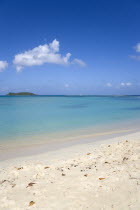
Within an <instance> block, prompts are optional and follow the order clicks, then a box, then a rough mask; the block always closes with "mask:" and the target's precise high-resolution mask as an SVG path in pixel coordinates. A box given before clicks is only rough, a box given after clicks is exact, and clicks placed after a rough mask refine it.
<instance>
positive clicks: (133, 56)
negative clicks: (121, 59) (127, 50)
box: [129, 55, 140, 61]
mask: <svg viewBox="0 0 140 210" xmlns="http://www.w3.org/2000/svg"><path fill="white" fill-rule="evenodd" d="M129 57H130V58H132V59H135V60H138V61H140V55H130V56H129Z"/></svg>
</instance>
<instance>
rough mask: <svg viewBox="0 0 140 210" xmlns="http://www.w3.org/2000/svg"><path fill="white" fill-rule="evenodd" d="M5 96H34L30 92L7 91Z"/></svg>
mask: <svg viewBox="0 0 140 210" xmlns="http://www.w3.org/2000/svg"><path fill="white" fill-rule="evenodd" d="M7 96H36V94H34V93H30V92H19V93H11V92H10V93H8V94H7Z"/></svg>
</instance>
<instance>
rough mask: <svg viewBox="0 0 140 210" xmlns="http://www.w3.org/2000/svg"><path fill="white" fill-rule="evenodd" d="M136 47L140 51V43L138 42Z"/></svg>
mask: <svg viewBox="0 0 140 210" xmlns="http://www.w3.org/2000/svg"><path fill="white" fill-rule="evenodd" d="M134 48H135V50H136V52H140V43H137V44H136V46H135V47H134Z"/></svg>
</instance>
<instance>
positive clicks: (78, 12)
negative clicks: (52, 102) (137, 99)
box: [0, 0, 140, 94]
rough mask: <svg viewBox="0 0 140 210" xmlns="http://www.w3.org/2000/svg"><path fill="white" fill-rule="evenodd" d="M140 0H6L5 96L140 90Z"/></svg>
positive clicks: (0, 54)
mask: <svg viewBox="0 0 140 210" xmlns="http://www.w3.org/2000/svg"><path fill="white" fill-rule="evenodd" d="M139 11H140V1H139V0H116V1H112V0H106V1H105V0H91V1H90V0H82V1H81V0H75V1H74V0H71V1H64V0H1V1H0V27H1V30H0V94H6V93H7V92H19V91H30V92H34V93H37V94H140V44H139V43H140V22H139V20H140V12H139Z"/></svg>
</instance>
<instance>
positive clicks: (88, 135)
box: [0, 120, 140, 162]
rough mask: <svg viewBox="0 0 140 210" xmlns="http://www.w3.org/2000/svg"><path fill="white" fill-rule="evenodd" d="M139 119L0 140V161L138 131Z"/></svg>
mask: <svg viewBox="0 0 140 210" xmlns="http://www.w3.org/2000/svg"><path fill="white" fill-rule="evenodd" d="M139 123H140V120H132V121H128V122H126V121H125V122H122V123H115V124H112V125H110V124H108V125H101V126H95V127H87V128H81V129H76V130H70V131H64V132H58V133H54V134H51V135H47V134H46V135H41V136H32V137H27V138H26V139H25V138H23V139H22V140H21V139H15V140H14V141H11V140H6V141H0V162H1V161H4V160H6V159H13V158H16V157H22V156H24V157H25V156H30V155H38V154H41V153H45V152H49V151H53V150H57V149H61V148H63V147H69V146H71V145H76V144H83V143H88V142H93V143H94V142H96V141H102V140H106V139H110V138H113V137H115V136H121V135H123V134H124V135H126V134H130V133H135V132H137V131H139V127H138V126H136V125H138V124H139Z"/></svg>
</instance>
